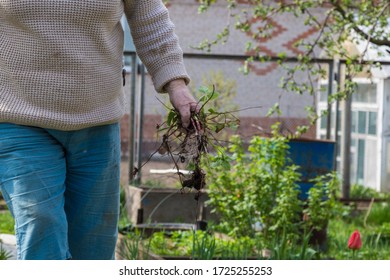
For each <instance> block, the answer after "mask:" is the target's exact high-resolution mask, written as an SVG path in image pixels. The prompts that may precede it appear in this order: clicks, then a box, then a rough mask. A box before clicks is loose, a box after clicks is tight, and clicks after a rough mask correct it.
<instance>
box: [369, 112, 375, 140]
mask: <svg viewBox="0 0 390 280" xmlns="http://www.w3.org/2000/svg"><path fill="white" fill-rule="evenodd" d="M376 122H377V113H376V112H369V113H368V134H371V135H376Z"/></svg>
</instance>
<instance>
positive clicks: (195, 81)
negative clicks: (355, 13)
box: [123, 0, 324, 142]
mask: <svg viewBox="0 0 390 280" xmlns="http://www.w3.org/2000/svg"><path fill="white" fill-rule="evenodd" d="M242 2H244V1H242ZM198 6H199V4H198V1H195V0H180V1H179V0H170V1H169V5H168V9H169V12H170V17H171V19H172V21H173V22H174V24H175V26H176V33H177V35H178V37H179V40H180V44H181V46H182V49H183V51H184V53H204V52H201V51H198V50H196V49H194V48H193V46H198V44H199V43H200V42H201V41H203V40H204V39H209V40H210V41H211V40H213V39H214V38H215V37H216V36H217V34H218V33H219V32H220V31H222V29H223V28H224V27H225V25H226V24H227V23H228V22H230V25H231V26H234V18H229V16H228V13H227V11H226V8H225V4H224V3H221V4H218V3H217V4H215V5H214V6H213V7H211V8H210V10H209V11H208V12H206V13H204V14H198ZM313 13H314V14H316V15H317V16H318V18H319V19H321V18H322V17H323V16H324V14H323V12H322V11H321V10H316V11H313ZM250 20H252V21H253V22H255V24H254V28H255V27H256V20H255V19H253V18H251V19H250ZM269 23H271V24H272V25H274V26H275V27H276V28H275V30H274V31H273V33H272V36H271V37H270V38H266V39H260V40H257V41H254V40H252V38H251V36H252V33H253V32H254V31H249V32H247V33H242V32H239V31H237V30H235V29H234V28H233V27H232V28H231V34H230V36H229V39H228V41H227V42H226V43H224V44H219V45H217V46H215V47H213V48H212V52H211V53H213V54H235V55H244V54H246V52H245V45H246V44H247V42H249V41H251V42H252V43H253V44H254V45H257V46H258V47H259V48H260V49H261V50H262V52H263V54H264V55H269V56H277V54H278V53H280V52H284V53H285V54H286V55H287V56H289V57H295V56H297V55H298V54H300V53H301V51H300V50H299V49H297V48H296V47H294V43H295V42H297V41H298V40H301V39H313V38H314V36H315V34H316V30H315V29H313V28H310V27H308V26H305V25H304V23H303V20H302V19H298V18H295V17H294V16H293V15H284V16H282V17H280V16H279V17H275V18H273V19H272V20H270V22H269ZM257 26H258V24H257ZM127 35H128V34H127ZM185 63H186V67H187V70H188V73H189V75H190V76H191V78H192V80H191V83H190V87H191V88H192V89H193V90H194V91H196V89H197V88H199V87H200V86H201V85H204V83H203V79H204V78H205V77H206V78H207V77H208V76H209V75H210V73H211V71H214V72H218V71H221V72H222V73H223V75H224V77H225V78H226V79H227V80H234V81H236V91H237V93H236V96H235V97H234V99H233V101H232V102H234V103H235V104H237V105H238V106H239V109H240V111H239V112H238V113H237V114H236V115H237V116H238V117H239V118H240V120H241V130H240V133H242V134H243V135H246V136H248V137H250V136H251V135H253V134H261V130H260V129H259V127H261V128H262V129H264V130H266V131H267V130H269V126H270V125H271V124H272V123H274V122H275V121H281V122H282V126H283V129H284V132H288V131H294V129H295V128H296V127H297V126H298V125H303V124H307V123H308V122H307V119H306V116H307V115H306V111H305V107H306V106H309V105H313V104H314V103H315V98H314V97H313V96H310V95H309V94H303V95H297V94H293V93H287V92H285V91H284V90H283V89H281V88H280V86H279V84H280V79H281V77H283V76H285V75H286V71H285V70H283V69H282V67H280V66H278V65H277V63H273V62H268V63H260V62H259V63H254V64H253V66H252V67H251V73H250V74H249V75H244V74H243V73H241V72H240V71H239V68H240V67H242V66H243V63H244V62H243V61H237V60H234V61H233V60H227V59H224V60H215V59H213V60H206V59H193V58H191V59H189V58H187V59H185ZM290 66H291V65H290ZM306 79H307V76H306V74H305V73H300V74H297V80H301V81H304V80H306ZM128 80H129V79H128ZM217 91H218V89H217ZM126 92H127V95H128V96H129V93H130V85H128V86H127V88H126ZM161 101H162V102H164V103H168V100H167V99H166V96H164V95H161V94H157V93H156V92H155V90H154V88H153V85H152V82H151V79H150V77H149V76H147V79H146V83H145V121H146V122H148V123H150V122H152V121H153V120H156V118H158V117H156V116H161V115H162V116H163V115H164V114H165V113H166V109H165V108H164V106H162V104H161ZM275 103H279V105H280V108H281V110H282V116H281V117H267V113H268V111H269V109H270V108H271V107H272V106H273V105H274V104H275ZM249 107H251V108H252V107H256V108H252V109H248V108H249ZM126 118H127V116H126ZM123 135H127V131H126V127H124V129H123ZM154 136H155V125H154V126H152V125H151V126H145V127H144V141H147V142H148V141H153V137H154ZM305 136H306V137H313V138H314V137H315V129H314V127H313V128H312V129H311V130H310V131H309V132H308V133H307V134H306V135H305Z"/></svg>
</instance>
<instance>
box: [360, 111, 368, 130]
mask: <svg viewBox="0 0 390 280" xmlns="http://www.w3.org/2000/svg"><path fill="white" fill-rule="evenodd" d="M366 127H367V112H364V111H359V112H358V133H361V134H366V133H367V132H366Z"/></svg>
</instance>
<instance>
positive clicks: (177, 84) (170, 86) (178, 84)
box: [164, 79, 187, 93]
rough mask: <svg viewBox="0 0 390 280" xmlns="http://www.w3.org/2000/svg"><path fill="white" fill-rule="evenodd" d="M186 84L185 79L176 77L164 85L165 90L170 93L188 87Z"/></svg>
mask: <svg viewBox="0 0 390 280" xmlns="http://www.w3.org/2000/svg"><path fill="white" fill-rule="evenodd" d="M186 86H187V85H186V82H185V81H184V79H176V80H172V81H170V82H168V83H166V84H165V86H164V90H165V91H166V92H168V93H172V92H175V89H177V88H182V87H186Z"/></svg>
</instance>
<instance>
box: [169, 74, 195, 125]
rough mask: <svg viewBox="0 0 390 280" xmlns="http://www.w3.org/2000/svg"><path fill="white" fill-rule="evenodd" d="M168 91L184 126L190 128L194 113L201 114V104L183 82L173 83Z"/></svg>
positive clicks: (175, 81) (176, 81)
mask: <svg viewBox="0 0 390 280" xmlns="http://www.w3.org/2000/svg"><path fill="white" fill-rule="evenodd" d="M166 89H167V91H168V94H169V98H170V101H171V103H172V105H173V107H175V109H176V110H177V111H178V112H179V114H180V117H181V123H182V126H183V127H184V128H188V127H189V126H190V123H191V114H192V112H195V113H199V111H200V105H199V103H198V102H197V101H196V100H195V98H194V97H193V96H192V94H191V92H190V90H189V89H188V87H187V86H186V85H185V83H184V82H183V81H181V80H174V81H171V82H170V83H169V84H168V85H167V87H166Z"/></svg>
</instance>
